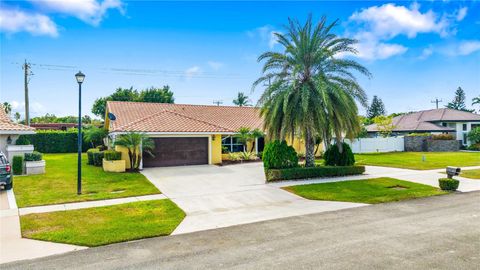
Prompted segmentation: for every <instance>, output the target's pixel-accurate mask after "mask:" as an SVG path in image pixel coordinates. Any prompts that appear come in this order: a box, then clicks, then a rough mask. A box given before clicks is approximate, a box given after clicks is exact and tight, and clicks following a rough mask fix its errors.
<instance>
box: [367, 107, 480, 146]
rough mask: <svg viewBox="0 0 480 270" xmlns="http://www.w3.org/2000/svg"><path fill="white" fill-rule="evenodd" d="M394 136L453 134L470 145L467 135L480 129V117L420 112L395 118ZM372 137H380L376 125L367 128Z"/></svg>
mask: <svg viewBox="0 0 480 270" xmlns="http://www.w3.org/2000/svg"><path fill="white" fill-rule="evenodd" d="M393 125H394V126H395V127H394V129H393V132H392V135H393V136H400V135H406V134H410V133H424V132H428V133H432V134H452V135H454V137H455V138H456V139H457V140H459V141H461V142H462V144H463V145H470V142H469V141H468V138H467V134H468V132H470V131H471V130H472V129H474V128H476V127H480V115H479V114H475V113H470V112H465V111H459V110H453V109H448V108H443V109H433V110H425V111H418V112H413V113H408V114H404V115H400V116H397V117H394V118H393ZM367 132H368V133H369V135H370V137H376V136H378V135H379V132H378V128H377V125H376V124H372V125H369V126H367Z"/></svg>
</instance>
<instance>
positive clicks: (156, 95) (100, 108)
mask: <svg viewBox="0 0 480 270" xmlns="http://www.w3.org/2000/svg"><path fill="white" fill-rule="evenodd" d="M107 101H136V102H157V103H173V102H174V98H173V92H171V91H170V87H169V86H168V85H166V86H164V87H163V88H155V87H150V88H148V89H145V90H142V91H140V92H138V91H137V90H136V89H133V87H130V88H121V87H119V88H117V89H116V90H115V92H114V93H113V94H111V95H109V96H107V97H101V98H97V99H96V100H95V102H94V103H93V106H92V113H93V114H95V115H97V116H99V117H101V118H102V119H104V118H105V110H106V106H107Z"/></svg>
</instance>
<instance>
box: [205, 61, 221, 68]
mask: <svg viewBox="0 0 480 270" xmlns="http://www.w3.org/2000/svg"><path fill="white" fill-rule="evenodd" d="M207 64H208V65H209V66H210V68H212V69H213V70H219V69H220V68H222V67H223V63H221V62H216V61H208V62H207Z"/></svg>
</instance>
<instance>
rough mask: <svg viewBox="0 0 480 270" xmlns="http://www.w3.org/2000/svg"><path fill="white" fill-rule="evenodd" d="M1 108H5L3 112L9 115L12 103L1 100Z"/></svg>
mask: <svg viewBox="0 0 480 270" xmlns="http://www.w3.org/2000/svg"><path fill="white" fill-rule="evenodd" d="M3 109H4V110H5V113H6V114H8V115H10V112H11V111H12V105H11V104H10V103H8V102H6V101H5V102H3Z"/></svg>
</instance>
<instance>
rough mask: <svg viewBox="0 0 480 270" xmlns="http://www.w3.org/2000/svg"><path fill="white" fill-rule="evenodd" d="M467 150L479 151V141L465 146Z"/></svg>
mask: <svg viewBox="0 0 480 270" xmlns="http://www.w3.org/2000/svg"><path fill="white" fill-rule="evenodd" d="M467 150H470V151H480V143H477V144H472V145H470V146H469V147H467Z"/></svg>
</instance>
